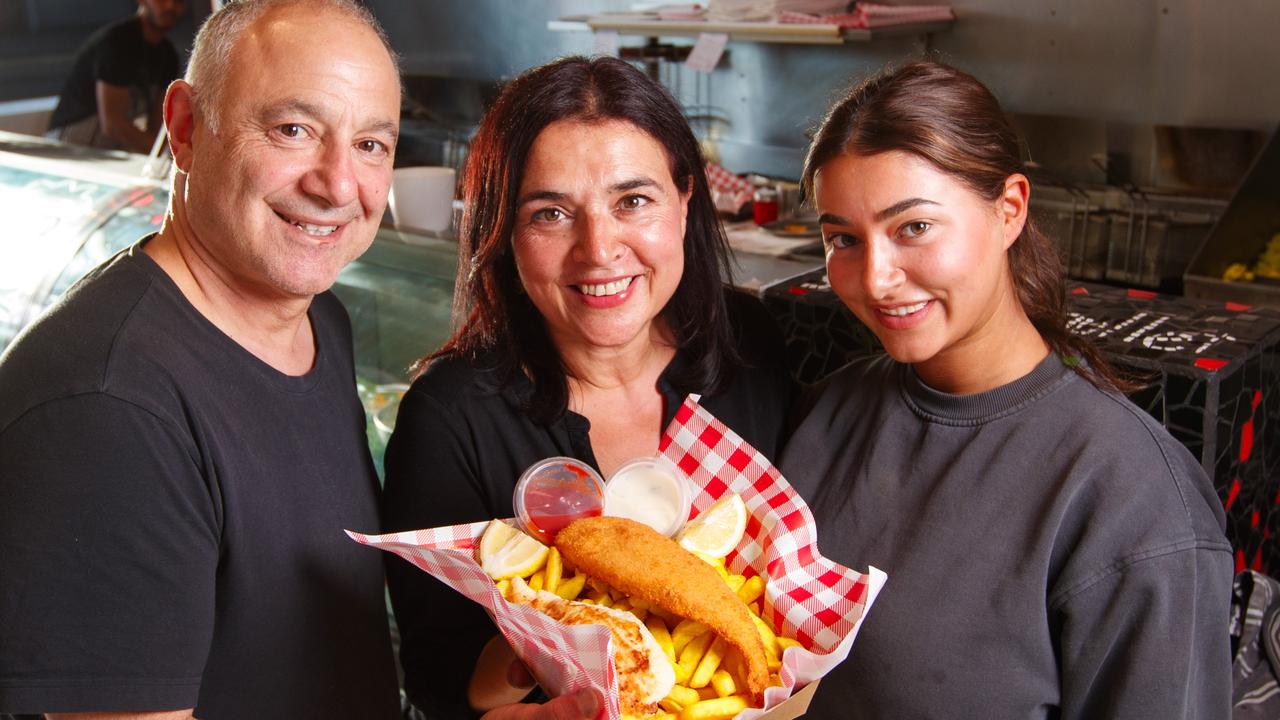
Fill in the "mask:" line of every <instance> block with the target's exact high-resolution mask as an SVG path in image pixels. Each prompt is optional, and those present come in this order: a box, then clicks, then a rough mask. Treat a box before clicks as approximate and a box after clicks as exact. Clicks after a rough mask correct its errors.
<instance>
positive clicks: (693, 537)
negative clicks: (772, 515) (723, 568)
mask: <svg viewBox="0 0 1280 720" xmlns="http://www.w3.org/2000/svg"><path fill="white" fill-rule="evenodd" d="M746 531H747V505H746V503H744V502H742V498H741V497H740V496H739V495H738V494H737V493H730V494H728V495H725V496H724V497H722V498H720V499H719V500H717V501H715V503H713V504H712V505H711V507H709V508H707V509H706V510H703V511H702V513H701V514H700V515H698V517H696V518H694V519H693V520H691V521H689V524H688V525H685V526H684V529H683V530H681V531H680V534H679V535H677V536H676V541H677V542H679V543H680V546H681V547H683V548H684V549H685V550H688V551H689V552H692V553H697V554H698V555H704V556H709V557H712V558H723V557H724V556H725V555H728V554H729V551H731V550H733V549H734V548H736V547H738V543H739V542H740V541H741V540H742V534H743V533H745V532H746Z"/></svg>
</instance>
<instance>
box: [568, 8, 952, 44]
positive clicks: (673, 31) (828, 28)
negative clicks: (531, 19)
mask: <svg viewBox="0 0 1280 720" xmlns="http://www.w3.org/2000/svg"><path fill="white" fill-rule="evenodd" d="M953 22H955V21H954V20H947V21H939V22H927V23H911V24H905V25H891V26H889V27H883V28H875V29H873V30H860V29H856V28H841V27H839V26H837V25H807V24H803V23H776V22H706V21H673V20H640V19H636V18H634V17H610V16H608V15H591V16H577V17H572V18H562V19H560V20H553V21H551V22H549V23H547V28H548V29H550V30H560V31H579V32H585V31H591V32H595V31H600V30H612V31H615V32H617V33H618V34H619V35H642V36H646V37H697V36H698V35H701V34H702V33H725V34H727V35H728V36H729V40H730V41H739V42H764V43H789V44H800V45H840V44H843V43H846V42H867V41H870V40H874V39H876V38H880V37H891V36H899V37H900V36H904V35H927V34H931V33H935V32H938V31H941V30H946V29H948V28H950V27H951V24H952V23H953Z"/></svg>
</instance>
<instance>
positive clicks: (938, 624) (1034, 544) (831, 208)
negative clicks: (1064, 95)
mask: <svg viewBox="0 0 1280 720" xmlns="http://www.w3.org/2000/svg"><path fill="white" fill-rule="evenodd" d="M1019 148H1020V145H1019V141H1018V138H1017V136H1016V134H1015V133H1014V131H1013V130H1012V128H1011V127H1010V126H1009V124H1008V122H1007V120H1006V119H1005V117H1004V115H1003V113H1002V112H1001V109H1000V106H999V104H998V103H997V102H996V99H995V98H994V97H993V96H992V95H991V93H990V92H989V91H988V90H987V88H985V87H984V86H983V85H982V84H981V83H979V82H978V81H977V80H975V79H974V78H973V77H971V76H969V75H967V74H965V73H963V72H960V71H958V70H955V69H952V68H949V67H946V66H944V65H941V64H937V63H933V62H919V63H914V64H911V65H907V66H905V67H902V68H900V69H898V70H896V71H891V72H888V73H886V74H883V75H880V76H878V77H874V78H872V79H870V80H868V81H867V82H865V83H863V84H862V85H860V86H858V87H857V88H856V89H854V90H852V91H851V92H850V93H849V94H847V95H846V96H845V97H843V98H842V99H840V100H839V101H838V102H837V103H836V104H835V106H834V107H833V108H832V109H831V110H830V112H829V113H828V114H827V116H826V118H825V119H824V120H823V122H822V124H821V126H820V127H819V130H818V132H817V135H816V137H815V138H814V140H813V143H812V145H811V146H810V149H809V153H808V157H807V158H806V161H805V168H804V175H803V186H804V189H805V193H806V196H807V197H809V198H812V199H813V201H814V203H815V204H816V206H817V209H818V211H819V213H820V215H821V217H820V222H821V224H822V232H823V242H824V245H825V249H826V258H827V274H828V277H829V278H830V281H831V286H832V288H833V289H834V290H835V291H836V293H837V294H838V295H839V296H840V298H841V299H842V300H843V301H844V303H845V304H846V305H847V306H848V307H849V309H850V310H852V311H853V313H854V314H855V315H856V316H857V317H858V318H859V319H860V320H861V321H862V322H864V323H865V324H866V325H867V326H868V327H870V328H871V329H872V331H873V332H874V333H875V334H876V336H877V338H878V339H879V340H880V342H881V343H882V344H883V346H884V349H885V351H886V353H887V357H886V356H879V357H875V358H869V359H867V360H865V361H859V362H856V363H854V364H852V365H850V366H849V367H847V368H845V369H843V370H842V371H840V372H839V373H838V374H836V375H834V376H833V377H831V378H830V379H829V381H827V382H826V383H825V384H824V385H823V386H822V387H821V388H819V389H817V392H815V393H814V394H813V396H811V397H810V398H808V399H807V400H806V405H807V406H808V409H807V411H806V412H805V413H804V417H803V420H802V421H801V422H800V424H799V425H798V427H797V428H796V430H795V431H794V433H793V434H792V436H791V439H790V441H789V444H788V447H787V449H786V451H785V453H784V455H783V458H782V464H781V468H782V471H783V473H784V474H785V475H786V477H787V478H788V479H789V480H790V481H791V483H792V484H793V485H794V486H795V487H796V489H797V490H798V491H799V492H800V494H801V495H802V496H804V497H805V499H806V500H807V501H808V502H809V506H810V507H811V508H812V509H813V511H814V515H815V516H816V520H817V526H818V527H819V528H821V536H820V538H819V549H820V550H821V552H822V553H823V554H824V555H825V556H827V557H829V558H831V559H833V560H835V561H837V562H841V563H844V564H847V565H850V566H853V567H862V566H866V565H869V564H874V565H876V566H877V567H880V568H883V569H884V570H885V571H886V572H887V573H888V575H889V581H888V583H887V584H886V585H885V589H884V592H883V593H882V594H881V595H880V597H879V598H878V599H877V601H876V606H875V608H874V609H873V610H872V611H871V613H870V614H869V615H868V617H867V622H866V623H865V624H864V625H863V627H862V630H861V632H860V633H859V635H858V641H857V642H856V643H855V644H854V647H853V650H852V652H851V653H850V655H849V659H848V660H847V661H846V662H845V663H844V664H843V665H841V666H840V667H838V668H836V670H835V671H834V672H833V673H832V674H831V675H829V676H827V677H826V678H824V679H823V681H822V685H821V686H820V687H819V688H818V691H817V694H816V696H815V697H814V701H813V705H812V706H811V707H810V710H809V711H810V713H812V714H813V715H815V716H816V717H845V718H853V717H875V718H886V717H893V718H906V717H950V718H979V717H981V718H1004V719H1006V720H1008V719H1011V718H1063V719H1067V720H1075V719H1080V718H1152V719H1153V720H1154V719H1156V718H1225V717H1228V715H1229V712H1230V708H1229V706H1230V685H1231V664H1230V663H1231V661H1230V656H1229V655H1230V651H1229V643H1228V633H1227V616H1228V611H1229V606H1230V593H1231V580H1232V559H1231V549H1230V545H1229V544H1228V542H1227V540H1226V538H1225V536H1224V534H1223V528H1224V517H1223V511H1222V505H1221V503H1220V502H1219V500H1218V497H1217V496H1216V495H1215V493H1214V490H1213V486H1212V484H1211V483H1210V482H1209V480H1208V478H1207V477H1206V476H1205V473H1204V471H1203V470H1202V469H1201V467H1200V465H1199V463H1197V461H1196V460H1195V459H1194V458H1193V457H1192V455H1191V454H1190V453H1189V452H1188V451H1187V450H1186V449H1185V448H1184V447H1182V445H1180V444H1179V443H1178V442H1177V441H1175V440H1174V439H1173V438H1172V437H1170V436H1169V434H1168V433H1167V432H1165V430H1164V429H1163V428H1162V427H1161V426H1160V425H1159V424H1158V423H1157V422H1155V421H1154V420H1153V419H1152V418H1151V417H1150V416H1148V415H1147V414H1146V413H1144V412H1143V411H1142V410H1140V409H1138V408H1137V407H1135V406H1134V405H1133V404H1131V403H1130V402H1129V401H1128V400H1126V399H1125V397H1124V396H1123V395H1122V394H1121V393H1120V392H1118V389H1120V388H1122V387H1123V386H1124V382H1123V380H1122V379H1121V378H1120V377H1118V375H1117V373H1116V372H1115V371H1114V370H1113V369H1112V368H1111V367H1110V366H1109V365H1108V364H1107V362H1106V361H1105V359H1104V358H1103V357H1101V356H1100V355H1099V353H1098V352H1097V351H1096V350H1094V349H1093V348H1092V347H1090V346H1089V345H1088V344H1087V343H1086V342H1085V341H1083V340H1081V339H1080V338H1077V337H1075V336H1073V335H1072V334H1071V333H1070V332H1068V330H1067V328H1066V310H1065V305H1064V303H1065V297H1066V292H1065V284H1064V280H1063V276H1062V271H1061V268H1060V266H1059V261H1058V258H1057V255H1056V253H1055V250H1054V247H1053V245H1052V244H1051V243H1050V241H1049V240H1048V239H1047V238H1045V237H1044V236H1043V235H1041V234H1040V233H1038V232H1037V231H1036V229H1035V228H1034V227H1033V226H1032V224H1031V222H1030V220H1029V219H1028V217H1027V204H1028V199H1029V195H1030V186H1029V183H1028V180H1027V178H1026V176H1025V175H1023V174H1022V172H1021V168H1022V166H1021V162H1020V152H1019Z"/></svg>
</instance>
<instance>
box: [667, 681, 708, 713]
mask: <svg viewBox="0 0 1280 720" xmlns="http://www.w3.org/2000/svg"><path fill="white" fill-rule="evenodd" d="M667 699H668V700H672V701H674V702H676V703H678V704H679V705H680V710H683V709H685V708H687V707H689V706H690V705H692V704H694V703H696V702H698V701H699V700H701V699H702V698H700V697H698V691H697V690H694V689H693V688H688V687H685V686H684V685H676V686H675V687H673V688H671V692H669V693H667ZM659 704H661V703H659ZM664 709H665V708H664ZM676 712H679V710H677V711H676Z"/></svg>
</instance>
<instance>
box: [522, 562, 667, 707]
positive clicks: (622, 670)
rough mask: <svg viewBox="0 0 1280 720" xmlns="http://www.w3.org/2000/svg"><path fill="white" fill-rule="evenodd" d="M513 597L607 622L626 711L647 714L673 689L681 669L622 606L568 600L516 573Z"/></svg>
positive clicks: (579, 619) (560, 615)
mask: <svg viewBox="0 0 1280 720" xmlns="http://www.w3.org/2000/svg"><path fill="white" fill-rule="evenodd" d="M509 599H510V600H511V602H515V603H520V604H521V605H528V606H529V607H531V608H533V609H534V610H538V611H540V612H542V613H544V614H546V615H549V616H551V618H553V619H554V620H557V621H559V622H562V623H564V624H566V625H604V626H605V627H607V628H609V631H610V632H611V633H613V665H614V668H615V669H617V671H618V673H617V678H618V705H619V707H620V708H621V710H622V713H623V714H624V715H635V716H637V717H640V716H644V715H648V714H650V713H652V712H654V711H655V710H657V708H658V701H660V700H662V699H663V698H665V697H666V696H667V695H669V694H670V693H671V688H672V687H674V686H675V684H676V671H675V668H674V667H672V666H671V661H670V660H668V659H667V655H666V653H664V652H663V651H662V646H661V645H659V644H658V641H657V640H655V639H654V637H653V633H651V632H649V628H647V627H645V625H644V623H642V622H640V620H639V618H637V617H636V616H635V615H633V614H631V613H629V612H625V611H622V610H614V609H613V608H607V607H603V606H601V605H588V604H587V603H581V602H576V601H572V600H565V599H564V598H562V597H560V596H559V595H556V594H554V593H549V592H545V591H543V590H534V589H532V588H530V587H529V586H528V584H526V583H525V581H524V580H522V579H520V578H518V577H517V578H512V580H511V593H510V597H509Z"/></svg>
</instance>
